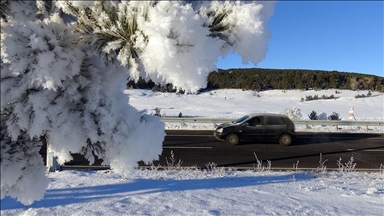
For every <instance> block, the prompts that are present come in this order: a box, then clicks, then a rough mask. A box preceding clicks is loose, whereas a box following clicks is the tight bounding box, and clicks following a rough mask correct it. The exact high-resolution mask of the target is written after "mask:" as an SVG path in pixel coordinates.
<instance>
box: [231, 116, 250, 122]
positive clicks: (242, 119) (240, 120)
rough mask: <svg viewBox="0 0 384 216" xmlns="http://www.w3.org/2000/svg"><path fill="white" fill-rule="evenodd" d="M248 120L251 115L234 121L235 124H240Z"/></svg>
mask: <svg viewBox="0 0 384 216" xmlns="http://www.w3.org/2000/svg"><path fill="white" fill-rule="evenodd" d="M247 118H249V115H246V116H243V117H241V118H239V119H236V120H235V121H233V123H235V124H239V123H241V122H243V121H244V120H246V119H247Z"/></svg>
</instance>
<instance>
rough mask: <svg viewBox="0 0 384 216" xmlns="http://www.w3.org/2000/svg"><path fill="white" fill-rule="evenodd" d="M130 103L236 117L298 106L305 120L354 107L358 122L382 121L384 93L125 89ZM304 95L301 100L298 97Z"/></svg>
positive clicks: (164, 111)
mask: <svg viewBox="0 0 384 216" xmlns="http://www.w3.org/2000/svg"><path fill="white" fill-rule="evenodd" d="M126 93H127V94H129V96H130V104H132V105H133V106H134V107H136V108H137V109H139V110H144V109H147V112H148V113H155V108H159V109H160V114H161V115H162V116H165V117H177V116H178V115H179V113H182V115H183V117H196V118H239V117H241V116H243V115H246V114H249V113H257V112H260V113H281V112H282V111H283V110H284V109H286V108H294V107H297V108H298V109H300V110H301V113H302V119H303V120H308V119H309V118H308V115H309V114H310V113H311V112H312V111H315V112H316V113H317V114H318V115H322V114H325V115H328V116H329V115H331V114H332V113H333V112H336V113H338V114H339V115H340V118H341V119H342V120H349V116H348V115H349V110H350V109H351V108H352V107H353V110H354V112H353V114H354V117H355V118H356V120H358V121H383V120H384V94H383V93H379V92H373V93H372V96H371V97H366V98H355V96H356V95H358V94H360V95H362V94H364V95H367V94H368V91H348V90H338V94H335V90H322V91H315V90H308V91H301V90H290V91H288V90H287V91H284V92H283V91H282V90H270V91H262V92H255V91H242V90H238V89H222V90H215V91H207V92H203V93H201V94H198V95H196V94H187V95H181V94H180V95H178V94H174V93H161V92H152V91H151V90H136V89H134V90H127V91H126ZM332 94H333V95H334V96H335V99H327V100H324V99H319V100H312V101H305V98H306V96H315V95H318V96H319V98H321V97H322V96H323V95H326V96H330V95H332ZM302 98H304V101H301V99H302ZM166 127H167V129H209V130H213V129H214V124H187V125H182V124H180V123H166ZM339 128H340V131H339V132H367V131H366V128H365V127H359V126H340V127H339ZM296 129H297V130H298V131H325V132H334V131H335V128H334V127H322V126H311V129H308V128H307V127H306V126H305V125H297V127H296ZM383 129H384V128H383V127H373V128H370V130H369V131H370V132H375V133H377V132H381V133H383V132H384V130H383Z"/></svg>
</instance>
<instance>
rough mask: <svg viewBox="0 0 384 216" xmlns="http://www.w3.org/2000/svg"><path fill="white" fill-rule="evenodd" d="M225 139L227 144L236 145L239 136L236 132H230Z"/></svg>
mask: <svg viewBox="0 0 384 216" xmlns="http://www.w3.org/2000/svg"><path fill="white" fill-rule="evenodd" d="M225 141H226V142H227V143H228V144H229V145H237V144H238V143H239V136H237V134H234V133H231V134H229V135H228V136H227V138H226V139H225Z"/></svg>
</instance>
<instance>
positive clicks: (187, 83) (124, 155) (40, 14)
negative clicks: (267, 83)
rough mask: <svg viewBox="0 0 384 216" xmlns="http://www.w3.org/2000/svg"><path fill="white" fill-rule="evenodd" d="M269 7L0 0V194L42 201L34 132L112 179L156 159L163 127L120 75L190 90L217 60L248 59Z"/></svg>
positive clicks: (253, 58) (256, 54)
mask: <svg viewBox="0 0 384 216" xmlns="http://www.w3.org/2000/svg"><path fill="white" fill-rule="evenodd" d="M273 4H274V3H273V2H261V3H257V2H248V1H246V2H240V1H213V2H207V1H201V2H191V1H2V2H1V4H0V6H1V7H0V8H1V14H0V15H1V17H2V20H1V55H2V57H3V58H2V64H1V67H2V70H1V112H2V113H1V116H2V118H1V174H2V175H1V182H2V184H1V198H4V197H5V196H7V195H8V196H12V197H15V198H17V199H18V200H19V201H20V202H22V203H24V204H31V203H33V202H34V201H35V200H39V199H41V198H42V197H43V195H44V191H45V190H44V189H45V188H46V187H47V184H48V182H49V181H48V179H47V178H46V177H45V175H44V170H45V168H44V166H43V159H42V158H41V156H39V149H40V148H41V143H40V142H39V141H40V140H41V137H43V138H44V139H45V140H46V141H47V142H48V143H50V144H51V147H52V149H53V150H54V152H55V154H56V155H57V156H58V159H59V163H61V164H62V163H64V162H66V161H69V160H71V159H72V157H71V154H70V153H82V154H84V155H85V156H86V158H87V159H88V160H89V161H90V162H91V163H93V161H94V156H95V155H96V156H98V157H99V158H102V159H103V161H104V164H108V165H110V166H111V168H112V169H113V170H114V171H115V172H117V173H120V174H122V175H129V173H130V171H132V169H133V168H134V167H136V166H137V162H138V161H140V160H143V161H152V160H153V159H156V158H158V156H159V154H161V151H162V142H163V139H164V136H165V132H164V124H163V123H162V122H161V120H160V118H158V117H156V116H151V115H147V114H145V113H144V111H138V110H136V109H135V108H133V107H132V106H130V105H129V103H128V99H129V98H127V96H126V95H125V94H124V93H123V91H124V88H125V86H126V82H127V78H130V79H134V80H135V79H138V78H139V77H143V78H145V79H152V80H153V81H155V82H159V83H161V84H164V83H172V84H173V85H174V86H175V87H178V88H182V89H184V90H186V91H189V92H196V91H198V90H199V89H200V88H203V87H205V86H206V83H207V76H208V73H209V72H211V71H214V70H216V69H217V68H216V65H215V63H216V61H217V58H218V57H219V56H223V57H225V56H226V54H228V53H229V52H234V53H238V54H239V55H241V56H242V58H243V62H244V63H248V62H252V63H254V64H257V63H258V62H259V61H261V60H262V59H263V58H264V56H265V53H266V48H267V40H268V38H269V33H268V31H267V30H266V29H265V25H266V21H267V20H268V19H269V17H270V16H271V15H272V13H273ZM31 185H33V186H31Z"/></svg>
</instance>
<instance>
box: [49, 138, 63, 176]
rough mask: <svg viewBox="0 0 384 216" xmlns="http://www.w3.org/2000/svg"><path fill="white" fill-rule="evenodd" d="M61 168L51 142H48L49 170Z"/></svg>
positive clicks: (53, 170)
mask: <svg viewBox="0 0 384 216" xmlns="http://www.w3.org/2000/svg"><path fill="white" fill-rule="evenodd" d="M57 170H60V165H59V163H58V162H57V157H55V156H54V154H53V151H52V146H51V144H49V143H48V144H47V172H55V171H57Z"/></svg>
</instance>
